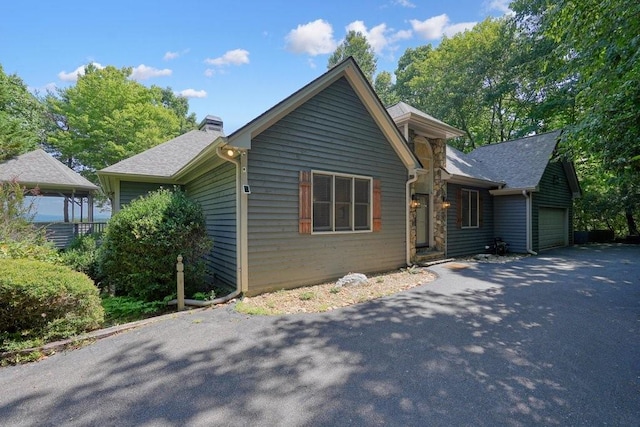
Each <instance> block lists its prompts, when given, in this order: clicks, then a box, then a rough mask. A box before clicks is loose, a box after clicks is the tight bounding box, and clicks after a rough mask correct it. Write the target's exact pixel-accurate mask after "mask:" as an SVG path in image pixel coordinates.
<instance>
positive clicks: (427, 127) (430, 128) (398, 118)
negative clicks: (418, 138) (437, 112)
mask: <svg viewBox="0 0 640 427" xmlns="http://www.w3.org/2000/svg"><path fill="white" fill-rule="evenodd" d="M387 111H388V112H389V115H390V116H391V118H393V120H394V121H395V123H396V124H397V125H398V126H403V125H405V124H407V123H411V128H413V129H414V130H416V131H417V132H419V133H421V134H423V135H425V136H426V137H428V138H442V139H449V138H455V137H456V136H463V135H464V132H463V131H461V130H460V129H456V128H454V127H453V126H450V125H448V124H446V123H445V122H443V121H440V120H438V119H436V118H435V117H433V116H430V115H429V114H427V113H425V112H424V111H420V110H418V109H417V108H415V107H412V106H411V105H409V104H407V103H404V102H398V103H397V104H394V105H392V106H391V107H389V108H387Z"/></svg>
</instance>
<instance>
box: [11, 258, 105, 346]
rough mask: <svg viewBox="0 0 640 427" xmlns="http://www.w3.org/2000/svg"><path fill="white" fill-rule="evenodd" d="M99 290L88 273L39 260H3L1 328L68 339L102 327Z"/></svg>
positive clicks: (45, 337)
mask: <svg viewBox="0 0 640 427" xmlns="http://www.w3.org/2000/svg"><path fill="white" fill-rule="evenodd" d="M103 320H104V310H103V309H102V305H101V300H100V296H99V295H98V289H97V288H96V287H95V286H94V284H93V282H92V281H91V279H89V278H88V277H87V276H86V275H85V274H82V273H79V272H76V271H73V270H71V269H70V268H68V267H66V266H61V265H53V264H49V263H45V262H41V261H36V260H27V259H0V331H3V332H6V333H8V334H20V335H21V336H22V337H23V338H28V337H31V338H34V337H38V338H44V339H45V340H50V339H55V338H67V337H70V336H73V335H76V334H78V333H81V332H85V331H89V330H92V329H96V328H98V327H100V325H101V324H102V322H103Z"/></svg>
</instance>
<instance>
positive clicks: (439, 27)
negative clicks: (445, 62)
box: [409, 13, 477, 40]
mask: <svg viewBox="0 0 640 427" xmlns="http://www.w3.org/2000/svg"><path fill="white" fill-rule="evenodd" d="M409 22H410V23H411V27H412V28H413V31H415V32H416V33H417V34H419V35H420V36H422V38H424V39H427V40H437V39H439V38H441V37H442V36H443V35H446V36H447V37H451V36H453V35H454V34H457V33H460V32H462V31H465V30H469V29H471V28H473V27H474V26H475V25H476V24H477V22H461V23H458V24H450V23H449V17H448V16H447V14H445V13H443V14H442V15H438V16H434V17H432V18H429V19H426V20H424V21H418V20H417V19H412V20H411V21H409Z"/></svg>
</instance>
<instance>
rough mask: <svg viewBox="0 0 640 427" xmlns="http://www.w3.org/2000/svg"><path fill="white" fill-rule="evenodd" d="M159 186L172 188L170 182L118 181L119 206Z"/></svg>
mask: <svg viewBox="0 0 640 427" xmlns="http://www.w3.org/2000/svg"><path fill="white" fill-rule="evenodd" d="M160 187H165V188H173V185H172V184H159V183H149V182H132V181H120V207H121V208H122V207H123V206H125V205H128V204H129V203H131V201H132V200H134V199H137V198H138V197H140V196H144V195H146V194H147V193H149V192H151V191H155V190H157V189H158V188H160Z"/></svg>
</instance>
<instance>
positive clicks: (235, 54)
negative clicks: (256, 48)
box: [204, 49, 249, 67]
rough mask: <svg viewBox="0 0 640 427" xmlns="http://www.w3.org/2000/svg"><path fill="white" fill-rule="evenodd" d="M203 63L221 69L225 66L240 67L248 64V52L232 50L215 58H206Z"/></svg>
mask: <svg viewBox="0 0 640 427" xmlns="http://www.w3.org/2000/svg"><path fill="white" fill-rule="evenodd" d="M204 62H205V63H207V64H210V65H215V66H217V67H223V66H225V65H242V64H248V63H249V51H248V50H244V49H234V50H230V51H228V52H226V53H225V54H224V55H222V56H219V57H217V58H213V59H212V58H207V59H205V60H204Z"/></svg>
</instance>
